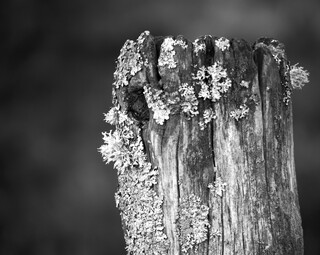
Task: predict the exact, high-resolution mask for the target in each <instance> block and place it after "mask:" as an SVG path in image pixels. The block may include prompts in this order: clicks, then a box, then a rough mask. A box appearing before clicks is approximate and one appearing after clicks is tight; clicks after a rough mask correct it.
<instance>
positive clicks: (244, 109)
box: [230, 104, 249, 121]
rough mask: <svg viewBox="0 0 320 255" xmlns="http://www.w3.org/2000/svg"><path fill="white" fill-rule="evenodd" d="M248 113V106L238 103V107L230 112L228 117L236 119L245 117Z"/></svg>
mask: <svg viewBox="0 0 320 255" xmlns="http://www.w3.org/2000/svg"><path fill="white" fill-rule="evenodd" d="M248 113H249V108H248V106H247V105H246V104H242V105H240V107H239V108H238V109H235V110H233V111H231V112H230V117H231V118H234V119H235V120H236V121H238V120H240V119H242V118H245V117H246V116H247V115H248Z"/></svg>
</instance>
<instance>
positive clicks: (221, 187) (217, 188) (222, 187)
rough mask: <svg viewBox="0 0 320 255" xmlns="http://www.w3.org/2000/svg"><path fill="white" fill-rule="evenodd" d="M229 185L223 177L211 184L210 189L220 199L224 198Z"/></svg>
mask: <svg viewBox="0 0 320 255" xmlns="http://www.w3.org/2000/svg"><path fill="white" fill-rule="evenodd" d="M226 186H227V183H225V182H223V181H222V179H221V177H217V179H216V180H215V182H214V183H213V184H212V183H209V185H208V188H209V190H210V192H211V193H212V194H213V195H217V196H219V197H222V196H223V192H225V191H226Z"/></svg>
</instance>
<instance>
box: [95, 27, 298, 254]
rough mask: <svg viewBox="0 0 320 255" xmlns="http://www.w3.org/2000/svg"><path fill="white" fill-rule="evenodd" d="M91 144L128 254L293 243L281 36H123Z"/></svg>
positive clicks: (294, 248)
mask: <svg viewBox="0 0 320 255" xmlns="http://www.w3.org/2000/svg"><path fill="white" fill-rule="evenodd" d="M117 62H118V63H117V70H116V71H115V74H114V76H115V82H114V87H113V103H114V107H113V108H112V109H111V110H110V111H109V113H108V114H106V121H107V122H109V123H111V124H114V125H116V130H115V131H113V132H110V133H104V140H105V144H104V145H103V146H102V147H101V148H100V151H101V153H102V154H103V156H104V159H105V160H106V161H107V162H110V161H114V162H115V168H117V170H118V176H119V188H118V191H117V193H116V204H117V206H118V208H119V210H120V214H121V219H122V225H123V230H124V236H125V241H126V246H127V247H126V248H127V251H128V254H170V255H177V254H213V255H214V254H227V255H229V254H253V255H256V254H277V255H288V254H303V234H302V227H301V218H300V212H299V202H298V194H297V183H296V175H295V166H294V155H293V130H292V106H291V100H290V95H291V92H292V84H291V81H290V68H291V67H290V65H289V62H288V60H287V58H286V55H285V52H284V48H283V45H282V44H281V43H279V42H278V41H276V40H271V39H266V38H264V39H260V40H258V41H257V42H256V43H255V44H254V45H253V46H250V45H249V44H248V43H247V42H246V41H244V40H235V39H232V40H230V41H229V40H228V39H226V38H216V37H212V36H203V37H201V38H199V39H197V40H195V41H194V42H193V43H191V42H189V41H188V40H186V39H185V38H183V37H182V36H178V37H176V38H174V37H153V36H152V35H151V34H150V33H149V32H144V33H142V34H141V35H140V37H139V38H138V40H137V41H130V40H128V41H127V42H126V43H125V45H124V46H123V48H122V50H121V53H120V56H119V58H118V61H117Z"/></svg>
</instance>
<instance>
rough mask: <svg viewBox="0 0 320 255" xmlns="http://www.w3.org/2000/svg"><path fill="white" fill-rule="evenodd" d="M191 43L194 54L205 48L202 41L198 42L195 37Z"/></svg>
mask: <svg viewBox="0 0 320 255" xmlns="http://www.w3.org/2000/svg"><path fill="white" fill-rule="evenodd" d="M192 44H193V51H194V53H195V54H196V55H198V54H199V51H205V50H206V45H205V44H204V43H203V42H200V40H199V39H196V40H195V41H194V42H193V43H192Z"/></svg>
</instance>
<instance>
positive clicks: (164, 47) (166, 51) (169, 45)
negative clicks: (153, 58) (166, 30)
mask: <svg viewBox="0 0 320 255" xmlns="http://www.w3.org/2000/svg"><path fill="white" fill-rule="evenodd" d="M174 45H175V40H174V39H173V38H171V37H168V38H165V39H164V41H163V43H162V44H161V50H160V56H159V59H158V66H160V67H164V66H166V67H168V68H175V67H176V66H177V62H176V61H175V59H174V56H175V54H176V53H175V51H174Z"/></svg>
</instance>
